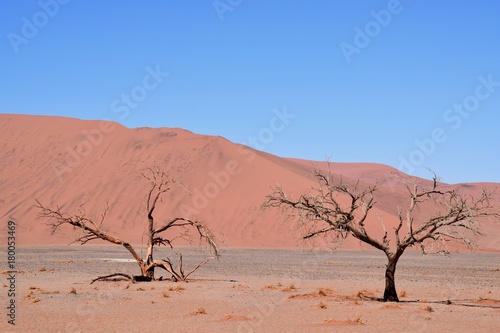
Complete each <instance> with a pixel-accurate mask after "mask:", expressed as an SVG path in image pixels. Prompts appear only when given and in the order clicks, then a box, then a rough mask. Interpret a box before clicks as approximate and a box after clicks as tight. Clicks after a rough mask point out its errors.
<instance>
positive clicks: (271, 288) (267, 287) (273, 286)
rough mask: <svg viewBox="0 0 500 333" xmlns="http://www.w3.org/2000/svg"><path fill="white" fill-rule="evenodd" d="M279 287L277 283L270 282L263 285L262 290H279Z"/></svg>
mask: <svg viewBox="0 0 500 333" xmlns="http://www.w3.org/2000/svg"><path fill="white" fill-rule="evenodd" d="M278 289H279V288H278V287H276V286H275V285H272V284H268V285H265V286H264V287H262V290H278Z"/></svg>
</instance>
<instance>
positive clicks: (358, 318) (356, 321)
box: [348, 315, 365, 325]
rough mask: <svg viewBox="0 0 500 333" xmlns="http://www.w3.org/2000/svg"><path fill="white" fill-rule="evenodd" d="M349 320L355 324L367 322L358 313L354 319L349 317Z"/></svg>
mask: <svg viewBox="0 0 500 333" xmlns="http://www.w3.org/2000/svg"><path fill="white" fill-rule="evenodd" d="M348 322H350V323H353V324H359V325H364V324H365V323H364V321H363V319H361V316H360V315H358V316H357V317H356V318H354V319H349V320H348Z"/></svg>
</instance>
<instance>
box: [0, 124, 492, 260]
mask: <svg viewBox="0 0 500 333" xmlns="http://www.w3.org/2000/svg"><path fill="white" fill-rule="evenodd" d="M0 137H1V140H0V164H1V170H2V171H1V176H0V193H1V195H0V223H1V224H0V230H3V232H2V233H1V234H0V239H3V238H6V236H7V232H6V230H7V229H6V226H7V221H8V220H9V219H15V220H16V222H17V224H18V228H17V242H18V244H19V245H62V244H68V243H69V242H70V241H71V240H72V232H73V231H72V230H70V229H66V230H65V231H64V232H59V233H57V234H55V235H51V234H50V229H49V228H48V227H47V225H46V224H45V223H44V222H43V221H39V220H36V216H37V213H38V211H37V210H36V209H35V207H34V205H35V199H38V200H40V201H41V202H42V203H43V204H44V205H48V206H53V207H55V206H59V207H61V210H62V211H67V212H76V211H77V210H78V207H79V205H80V204H84V207H85V209H86V212H87V215H89V216H90V217H95V218H96V219H97V218H98V217H99V214H100V213H101V212H102V211H103V210H104V209H105V207H106V205H107V204H109V206H110V210H109V213H108V215H107V218H106V221H105V224H104V225H105V228H106V229H107V230H111V231H113V232H116V233H117V234H118V235H120V236H122V237H124V238H126V239H127V240H129V241H130V242H132V243H140V242H141V237H142V234H143V231H144V227H145V223H144V218H145V216H144V209H145V207H144V197H145V194H146V191H147V188H148V183H147V181H145V180H144V179H142V178H141V177H140V174H139V172H140V171H141V170H143V169H145V168H148V167H155V166H157V167H159V168H163V169H164V170H168V171H170V172H171V174H172V177H174V178H176V179H179V180H180V181H182V183H184V184H185V185H186V187H187V188H188V189H189V192H186V191H185V190H183V189H181V188H179V187H175V186H174V187H172V190H171V191H170V192H169V193H167V195H166V196H165V197H164V200H163V201H164V202H163V204H162V205H161V206H160V207H159V209H158V210H157V213H156V218H157V220H158V221H161V220H165V221H166V220H168V219H170V218H172V217H175V216H184V217H190V218H197V219H199V220H202V221H204V222H205V223H206V224H208V225H209V227H210V228H212V229H213V230H214V231H215V233H216V235H217V236H218V238H219V240H220V241H221V242H222V246H229V247H251V248H300V247H302V246H305V247H308V246H311V245H304V244H303V243H302V241H301V239H300V234H301V230H300V229H299V228H298V226H296V225H295V224H294V223H293V221H285V217H284V216H280V215H279V214H278V212H277V211H262V210H261V209H260V205H261V204H262V203H263V201H264V198H265V196H266V195H267V194H269V193H270V187H271V186H272V185H276V184H281V185H282V186H283V188H284V189H285V190H287V191H288V192H289V193H290V194H295V195H298V194H299V193H301V192H303V191H305V190H307V189H308V188H310V187H311V186H312V185H314V180H313V179H312V177H311V171H312V169H313V166H315V167H317V168H326V167H327V164H326V163H325V162H312V161H305V160H299V159H290V158H280V157H277V156H273V155H270V154H267V153H263V152H259V151H256V150H254V149H252V148H249V147H245V146H242V145H239V144H235V143H232V142H230V141H228V140H226V139H224V138H222V137H215V136H207V135H197V134H194V133H191V132H189V131H186V130H182V129H177V128H137V129H128V128H125V127H123V126H121V125H119V124H118V123H114V122H107V121H84V120H78V119H71V118H63V117H52V116H27V115H9V114H2V115H0ZM339 144H343V143H339ZM331 170H332V171H333V172H334V173H335V174H337V175H339V177H340V176H342V177H343V179H344V181H346V182H355V181H356V179H360V180H361V181H362V182H364V183H367V184H374V183H377V184H378V186H379V190H378V191H377V197H376V201H377V206H376V208H375V209H374V210H373V212H372V214H371V216H370V219H369V222H368V223H367V224H368V225H369V228H370V229H371V230H373V232H376V233H378V234H382V230H381V228H380V224H379V222H378V221H377V215H378V216H381V217H382V218H383V219H384V221H385V224H386V226H387V228H388V230H392V226H393V225H394V224H395V223H396V215H395V214H396V212H397V206H398V205H404V204H405V203H406V202H407V197H406V196H405V193H404V188H403V187H402V186H401V184H400V183H399V182H398V180H397V178H396V177H395V175H398V176H399V177H401V178H404V179H408V180H411V179H412V178H413V177H411V176H408V175H405V174H403V173H402V172H400V171H398V170H396V169H394V168H391V167H389V166H385V165H381V164H374V163H331ZM443 176H445V175H443ZM415 179H416V180H419V179H417V178H415ZM419 181H424V180H419ZM499 185H500V184H496V183H472V184H467V185H465V186H464V187H463V190H464V191H466V192H468V193H471V194H478V193H480V190H481V189H482V188H483V187H485V188H487V189H490V190H492V189H493V188H495V187H497V186H499ZM498 203H499V204H500V201H498ZM429 209H431V208H429ZM420 213H421V214H423V216H424V215H425V214H428V213H429V212H420ZM483 231H484V233H485V234H486V237H484V238H482V239H480V240H479V250H481V251H491V252H497V251H500V241H499V239H498V234H499V231H500V225H495V224H493V223H490V222H488V221H485V222H484V223H483ZM320 243H321V244H320V245H323V246H324V245H325V242H320ZM342 248H348V249H359V248H368V247H367V245H361V244H359V241H357V240H354V239H349V240H348V241H346V242H345V244H343V246H342Z"/></svg>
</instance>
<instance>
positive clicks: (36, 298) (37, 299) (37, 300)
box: [33, 297, 41, 303]
mask: <svg viewBox="0 0 500 333" xmlns="http://www.w3.org/2000/svg"><path fill="white" fill-rule="evenodd" d="M40 301H41V299H40V298H38V297H35V298H33V303H38V302H40Z"/></svg>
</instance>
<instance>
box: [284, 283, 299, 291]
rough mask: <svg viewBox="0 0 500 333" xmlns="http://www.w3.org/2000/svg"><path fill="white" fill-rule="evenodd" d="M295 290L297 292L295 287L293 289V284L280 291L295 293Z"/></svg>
mask: <svg viewBox="0 0 500 333" xmlns="http://www.w3.org/2000/svg"><path fill="white" fill-rule="evenodd" d="M295 290H297V287H295V285H294V284H291V285H289V286H288V287H285V288H283V289H282V291H284V292H289V291H295Z"/></svg>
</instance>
